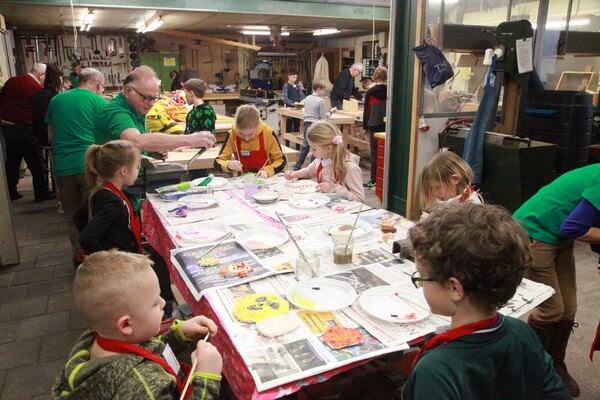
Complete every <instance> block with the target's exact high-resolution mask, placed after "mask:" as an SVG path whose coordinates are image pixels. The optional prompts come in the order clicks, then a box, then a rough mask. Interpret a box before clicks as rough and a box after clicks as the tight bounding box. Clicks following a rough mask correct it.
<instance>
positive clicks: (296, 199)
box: [289, 193, 331, 208]
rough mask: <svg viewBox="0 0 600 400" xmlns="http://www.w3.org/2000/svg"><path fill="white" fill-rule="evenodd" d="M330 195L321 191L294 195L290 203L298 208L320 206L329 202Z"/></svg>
mask: <svg viewBox="0 0 600 400" xmlns="http://www.w3.org/2000/svg"><path fill="white" fill-rule="evenodd" d="M330 201H331V199H330V198H329V196H327V195H325V194H321V193H310V194H305V195H294V196H293V197H292V198H291V199H290V201H289V203H290V206H292V207H296V208H318V207H321V206H324V205H325V204H327V203H329V202H330Z"/></svg>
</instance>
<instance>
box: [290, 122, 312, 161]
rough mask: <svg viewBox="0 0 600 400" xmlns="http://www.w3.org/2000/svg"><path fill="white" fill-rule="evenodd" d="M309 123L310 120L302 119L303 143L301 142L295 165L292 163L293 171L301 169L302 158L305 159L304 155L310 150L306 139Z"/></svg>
mask: <svg viewBox="0 0 600 400" xmlns="http://www.w3.org/2000/svg"><path fill="white" fill-rule="evenodd" d="M311 125H312V122H311V121H304V143H303V144H302V149H301V150H300V154H299V155H298V161H296V165H294V171H298V170H300V169H302V166H303V165H304V160H306V156H307V155H308V152H309V151H310V146H309V145H308V140H306V131H307V130H308V128H309V127H310V126H311Z"/></svg>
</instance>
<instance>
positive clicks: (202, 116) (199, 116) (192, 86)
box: [183, 79, 217, 135]
mask: <svg viewBox="0 0 600 400" xmlns="http://www.w3.org/2000/svg"><path fill="white" fill-rule="evenodd" d="M183 90H184V91H185V99H186V101H187V102H188V104H190V105H193V106H194V108H193V109H191V110H190V112H188V114H187V117H186V118H185V134H186V135H189V134H190V133H194V132H202V131H207V132H210V133H212V134H213V135H216V132H215V121H216V120H217V115H216V114H215V111H214V110H213V108H212V107H211V106H210V105H208V104H206V103H204V101H203V100H202V99H203V98H204V93H206V83H205V82H204V81H203V80H202V79H189V80H187V81H186V82H185V83H184V84H183Z"/></svg>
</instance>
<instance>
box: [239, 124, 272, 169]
mask: <svg viewBox="0 0 600 400" xmlns="http://www.w3.org/2000/svg"><path fill="white" fill-rule="evenodd" d="M235 140H236V145H237V148H238V149H240V154H239V157H240V160H239V161H240V162H241V163H242V165H243V166H244V169H243V172H258V171H260V170H261V169H262V168H263V167H264V166H265V165H266V164H267V161H268V160H269V155H268V154H267V151H266V149H265V138H264V135H263V133H262V132H261V133H259V134H258V143H259V148H258V150H241V149H242V148H241V139H240V138H239V137H237V136H236V137H235ZM246 151H248V152H249V153H250V154H249V155H247V156H245V155H243V154H242V152H246Z"/></svg>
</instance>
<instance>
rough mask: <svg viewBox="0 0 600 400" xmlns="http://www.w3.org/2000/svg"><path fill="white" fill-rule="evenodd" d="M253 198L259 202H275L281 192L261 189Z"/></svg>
mask: <svg viewBox="0 0 600 400" xmlns="http://www.w3.org/2000/svg"><path fill="white" fill-rule="evenodd" d="M252 198H253V199H254V201H256V202H257V203H273V202H276V201H277V199H279V193H277V192H275V191H272V190H259V191H258V192H256V194H255V195H254V196H252Z"/></svg>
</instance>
